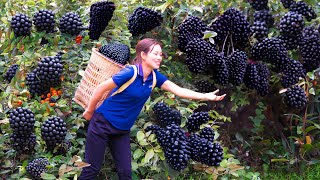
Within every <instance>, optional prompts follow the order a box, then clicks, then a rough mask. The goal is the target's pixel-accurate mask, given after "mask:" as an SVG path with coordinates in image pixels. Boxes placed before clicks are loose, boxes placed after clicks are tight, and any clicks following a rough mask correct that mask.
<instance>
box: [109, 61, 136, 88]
mask: <svg viewBox="0 0 320 180" xmlns="http://www.w3.org/2000/svg"><path fill="white" fill-rule="evenodd" d="M133 73H134V70H133V67H132V66H127V67H125V68H124V69H122V70H121V71H119V72H118V73H116V74H114V75H113V76H112V80H113V81H114V83H115V84H116V85H117V86H118V87H120V86H122V85H123V84H124V83H126V82H128V81H129V80H130V79H131V78H132V76H133Z"/></svg>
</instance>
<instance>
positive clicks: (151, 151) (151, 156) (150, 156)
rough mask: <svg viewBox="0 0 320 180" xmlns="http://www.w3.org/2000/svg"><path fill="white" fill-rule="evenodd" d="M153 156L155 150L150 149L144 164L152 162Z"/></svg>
mask: <svg viewBox="0 0 320 180" xmlns="http://www.w3.org/2000/svg"><path fill="white" fill-rule="evenodd" d="M153 156H154V151H153V149H149V150H148V152H147V154H146V156H145V158H144V162H145V163H148V162H149V161H150V159H151V158H153Z"/></svg>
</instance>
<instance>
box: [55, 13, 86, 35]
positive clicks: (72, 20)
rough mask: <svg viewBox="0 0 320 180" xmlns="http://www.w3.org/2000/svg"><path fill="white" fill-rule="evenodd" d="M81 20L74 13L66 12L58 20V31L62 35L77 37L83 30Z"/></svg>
mask: <svg viewBox="0 0 320 180" xmlns="http://www.w3.org/2000/svg"><path fill="white" fill-rule="evenodd" d="M82 25H83V24H82V21H81V18H80V16H79V15H78V14H76V13H74V12H67V13H66V14H65V15H63V16H62V18H61V19H60V20H59V29H60V31H61V32H62V33H67V34H71V35H78V34H79V33H80V32H81V31H82V30H83V29H84V28H83V26H82Z"/></svg>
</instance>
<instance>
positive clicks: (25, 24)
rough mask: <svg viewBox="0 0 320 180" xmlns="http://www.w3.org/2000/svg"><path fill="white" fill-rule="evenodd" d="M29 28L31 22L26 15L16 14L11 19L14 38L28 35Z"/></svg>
mask: <svg viewBox="0 0 320 180" xmlns="http://www.w3.org/2000/svg"><path fill="white" fill-rule="evenodd" d="M31 27H32V22H31V20H30V18H29V17H28V16H27V15H25V14H23V13H18V14H16V15H14V16H13V17H12V20H11V28H12V30H13V32H14V35H15V36H16V37H18V36H28V35H30V33H31Z"/></svg>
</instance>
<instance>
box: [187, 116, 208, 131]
mask: <svg viewBox="0 0 320 180" xmlns="http://www.w3.org/2000/svg"><path fill="white" fill-rule="evenodd" d="M209 119H210V116H209V114H208V112H196V113H193V114H191V115H190V116H189V117H188V120H187V124H186V125H187V129H188V131H189V132H194V131H198V130H199V129H200V126H201V125H202V124H204V123H207V122H208V121H209Z"/></svg>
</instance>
